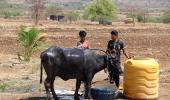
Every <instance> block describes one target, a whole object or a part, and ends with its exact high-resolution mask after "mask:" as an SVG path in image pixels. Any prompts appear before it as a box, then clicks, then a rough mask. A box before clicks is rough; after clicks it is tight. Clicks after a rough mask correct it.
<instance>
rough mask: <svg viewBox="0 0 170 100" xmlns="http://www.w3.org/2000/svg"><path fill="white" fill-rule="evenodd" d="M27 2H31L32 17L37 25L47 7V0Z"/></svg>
mask: <svg viewBox="0 0 170 100" xmlns="http://www.w3.org/2000/svg"><path fill="white" fill-rule="evenodd" d="M26 2H27V3H29V4H31V7H30V8H31V13H32V17H33V19H34V23H35V25H37V24H38V22H39V20H40V18H41V15H42V13H43V10H44V8H45V0H26Z"/></svg>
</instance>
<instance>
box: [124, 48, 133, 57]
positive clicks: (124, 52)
mask: <svg viewBox="0 0 170 100" xmlns="http://www.w3.org/2000/svg"><path fill="white" fill-rule="evenodd" d="M122 51H123V54H124V55H125V56H126V58H127V59H131V58H133V57H131V56H129V55H128V54H127V53H126V50H125V48H123V49H122Z"/></svg>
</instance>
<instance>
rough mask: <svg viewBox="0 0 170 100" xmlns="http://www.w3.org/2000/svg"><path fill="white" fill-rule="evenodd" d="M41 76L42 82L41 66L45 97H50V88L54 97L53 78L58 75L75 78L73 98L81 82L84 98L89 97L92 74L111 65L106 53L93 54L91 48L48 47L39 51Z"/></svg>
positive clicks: (64, 77)
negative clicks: (44, 76)
mask: <svg viewBox="0 0 170 100" xmlns="http://www.w3.org/2000/svg"><path fill="white" fill-rule="evenodd" d="M40 57H41V76H40V83H42V72H43V71H42V68H43V67H44V69H45V72H46V74H47V78H46V79H45V81H44V86H45V89H46V93H47V98H50V90H51V92H52V95H53V97H54V98H55V99H57V95H56V93H55V91H54V80H55V77H56V76H59V77H60V78H62V79H63V80H65V81H66V80H69V79H76V90H75V94H74V98H75V99H76V100H77V99H79V95H78V91H79V88H80V85H81V82H83V83H84V87H85V95H84V98H85V99H90V97H91V92H90V89H91V81H92V79H93V77H94V75H95V74H96V73H97V72H99V71H101V70H103V69H105V68H107V66H108V65H111V64H112V63H111V61H112V60H109V59H110V58H111V57H109V56H108V55H99V54H95V53H94V52H93V51H92V50H88V49H78V48H72V49H71V48H60V47H56V46H53V47H50V48H49V49H47V50H46V51H44V52H42V53H41V56H40Z"/></svg>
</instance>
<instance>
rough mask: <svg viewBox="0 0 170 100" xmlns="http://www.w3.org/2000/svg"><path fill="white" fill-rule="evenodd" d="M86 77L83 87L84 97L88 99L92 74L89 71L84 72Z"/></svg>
mask: <svg viewBox="0 0 170 100" xmlns="http://www.w3.org/2000/svg"><path fill="white" fill-rule="evenodd" d="M86 75H87V76H86V79H85V81H84V87H85V95H84V97H85V99H90V98H91V81H92V79H93V76H94V75H92V74H91V73H89V74H86Z"/></svg>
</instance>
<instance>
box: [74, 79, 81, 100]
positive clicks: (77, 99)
mask: <svg viewBox="0 0 170 100" xmlns="http://www.w3.org/2000/svg"><path fill="white" fill-rule="evenodd" d="M80 85H81V80H79V79H77V80H76V90H75V93H74V99H75V100H79V99H80V98H79V94H78V91H79V89H80Z"/></svg>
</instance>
